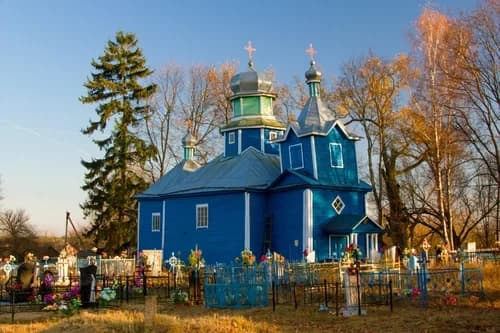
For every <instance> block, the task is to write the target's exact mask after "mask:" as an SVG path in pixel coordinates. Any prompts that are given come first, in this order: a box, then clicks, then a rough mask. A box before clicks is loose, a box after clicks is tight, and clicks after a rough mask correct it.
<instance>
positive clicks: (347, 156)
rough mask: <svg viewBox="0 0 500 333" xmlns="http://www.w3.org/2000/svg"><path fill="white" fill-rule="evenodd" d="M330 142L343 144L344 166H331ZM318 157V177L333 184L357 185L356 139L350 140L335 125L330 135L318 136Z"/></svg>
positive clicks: (316, 143)
mask: <svg viewBox="0 0 500 333" xmlns="http://www.w3.org/2000/svg"><path fill="white" fill-rule="evenodd" d="M330 143H339V144H341V145H342V160H343V168H332V167H331V156H330ZM315 145H316V159H317V165H318V179H319V180H320V181H327V182H330V183H332V185H355V184H357V183H358V169H357V162H356V148H355V141H352V140H348V139H347V138H346V137H345V135H344V133H342V131H340V130H339V128H338V127H334V128H333V129H332V130H331V131H330V133H329V134H328V136H316V137H315Z"/></svg>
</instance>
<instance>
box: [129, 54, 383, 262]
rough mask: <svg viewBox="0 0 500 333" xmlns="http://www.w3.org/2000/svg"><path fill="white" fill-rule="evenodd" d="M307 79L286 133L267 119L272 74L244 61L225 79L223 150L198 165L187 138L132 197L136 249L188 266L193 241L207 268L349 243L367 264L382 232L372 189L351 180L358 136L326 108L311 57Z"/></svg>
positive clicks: (331, 251) (332, 251)
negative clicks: (162, 170)
mask: <svg viewBox="0 0 500 333" xmlns="http://www.w3.org/2000/svg"><path fill="white" fill-rule="evenodd" d="M250 55H251V53H250ZM311 55H312V54H311ZM305 76H306V82H307V85H308V87H309V100H308V101H307V103H306V105H305V106H304V108H303V109H302V110H301V112H300V115H299V117H298V118H297V121H294V122H292V123H291V124H290V125H289V126H288V127H287V126H285V125H284V124H283V123H281V122H280V121H278V120H277V119H276V118H275V116H274V114H273V101H274V99H275V97H276V95H275V94H274V93H273V89H272V79H271V77H270V76H269V75H268V74H266V73H261V72H257V71H255V69H254V66H253V62H252V60H251V58H250V61H249V66H248V70H247V71H246V72H243V73H239V74H236V75H235V76H234V77H233V78H232V80H231V90H232V92H233V95H232V97H231V100H232V108H233V115H232V118H231V121H230V122H229V123H228V124H227V125H226V126H224V127H223V128H221V129H220V133H221V134H222V135H223V136H224V152H223V153H222V154H221V155H220V156H218V157H217V158H215V159H213V160H212V161H210V162H209V163H207V164H206V165H203V166H201V165H199V164H198V163H197V162H196V161H194V160H193V155H194V151H195V149H196V138H194V137H193V136H192V135H191V134H187V135H186V136H185V137H184V138H183V142H182V144H183V147H184V160H183V161H182V162H181V163H179V164H178V165H177V166H175V167H174V168H173V169H172V170H170V171H169V172H168V173H167V174H165V175H164V176H163V177H162V178H161V179H159V180H158V181H157V182H156V183H155V184H153V185H152V186H151V187H150V188H148V189H147V190H146V191H144V192H143V193H140V194H139V195H138V196H137V200H138V202H139V213H138V215H139V216H138V233H137V237H138V241H137V245H138V250H139V251H142V250H157V251H158V250H159V253H161V254H162V256H163V259H166V258H168V257H170V255H171V254H172V253H175V255H176V256H180V258H181V259H182V260H184V261H185V260H186V258H187V256H188V254H189V252H190V249H194V248H195V246H196V245H198V247H199V248H200V249H202V251H203V257H204V258H205V260H206V262H207V263H216V262H226V263H227V262H230V261H232V260H234V258H235V257H238V256H239V255H240V252H241V251H242V250H243V249H251V250H252V251H253V253H254V254H255V255H256V257H257V258H259V257H260V256H261V255H262V254H264V253H266V252H267V250H268V249H269V250H270V251H272V252H278V253H280V254H281V255H283V256H284V257H285V258H287V259H288V260H292V261H297V260H303V259H304V257H305V259H306V260H307V261H309V262H315V261H323V260H335V259H339V258H341V256H342V255H343V252H344V249H345V248H346V246H347V245H348V244H350V243H356V244H357V245H358V246H359V247H360V249H361V251H362V254H363V257H364V258H370V257H371V256H373V255H375V254H376V252H377V251H378V247H379V241H380V238H381V237H379V235H380V234H381V233H382V232H383V230H382V228H381V227H380V226H379V225H378V224H377V223H376V222H375V221H373V220H371V219H370V218H369V217H367V216H366V208H365V196H366V193H367V192H369V191H370V190H371V187H370V185H368V184H367V183H365V182H363V181H362V180H360V179H359V175H358V166H357V161H356V147H355V143H356V141H358V140H359V138H358V137H356V136H354V135H352V134H350V133H349V132H348V131H347V129H346V128H345V127H344V125H343V124H342V123H341V122H340V121H339V120H337V119H335V118H334V115H333V113H332V112H331V111H329V110H328V109H326V108H325V106H324V105H323V103H322V101H321V98H320V83H321V72H320V71H319V70H318V69H317V67H316V64H315V61H314V60H313V59H312V57H311V65H310V68H309V70H308V71H307V72H306V74H305Z"/></svg>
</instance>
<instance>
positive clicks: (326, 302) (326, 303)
mask: <svg viewBox="0 0 500 333" xmlns="http://www.w3.org/2000/svg"><path fill="white" fill-rule="evenodd" d="M323 282H324V285H325V306H326V307H328V291H327V289H326V279H325V280H324V281H323Z"/></svg>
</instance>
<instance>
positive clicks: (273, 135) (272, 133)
mask: <svg viewBox="0 0 500 333" xmlns="http://www.w3.org/2000/svg"><path fill="white" fill-rule="evenodd" d="M277 138H278V132H276V131H270V132H269V140H271V141H272V140H276V139H277Z"/></svg>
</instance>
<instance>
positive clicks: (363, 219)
mask: <svg viewBox="0 0 500 333" xmlns="http://www.w3.org/2000/svg"><path fill="white" fill-rule="evenodd" d="M361 225H367V226H368V227H364V228H361ZM358 228H360V230H357V229H358ZM322 229H323V231H324V232H325V233H328V234H346V233H351V232H353V231H361V229H364V230H362V231H368V230H369V231H371V232H382V231H383V228H382V227H381V226H380V225H379V224H378V223H376V222H375V221H373V220H372V219H371V218H369V217H368V216H366V215H364V216H363V215H349V214H341V215H337V216H334V217H332V218H331V219H330V220H328V222H327V223H326V224H324V225H322Z"/></svg>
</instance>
